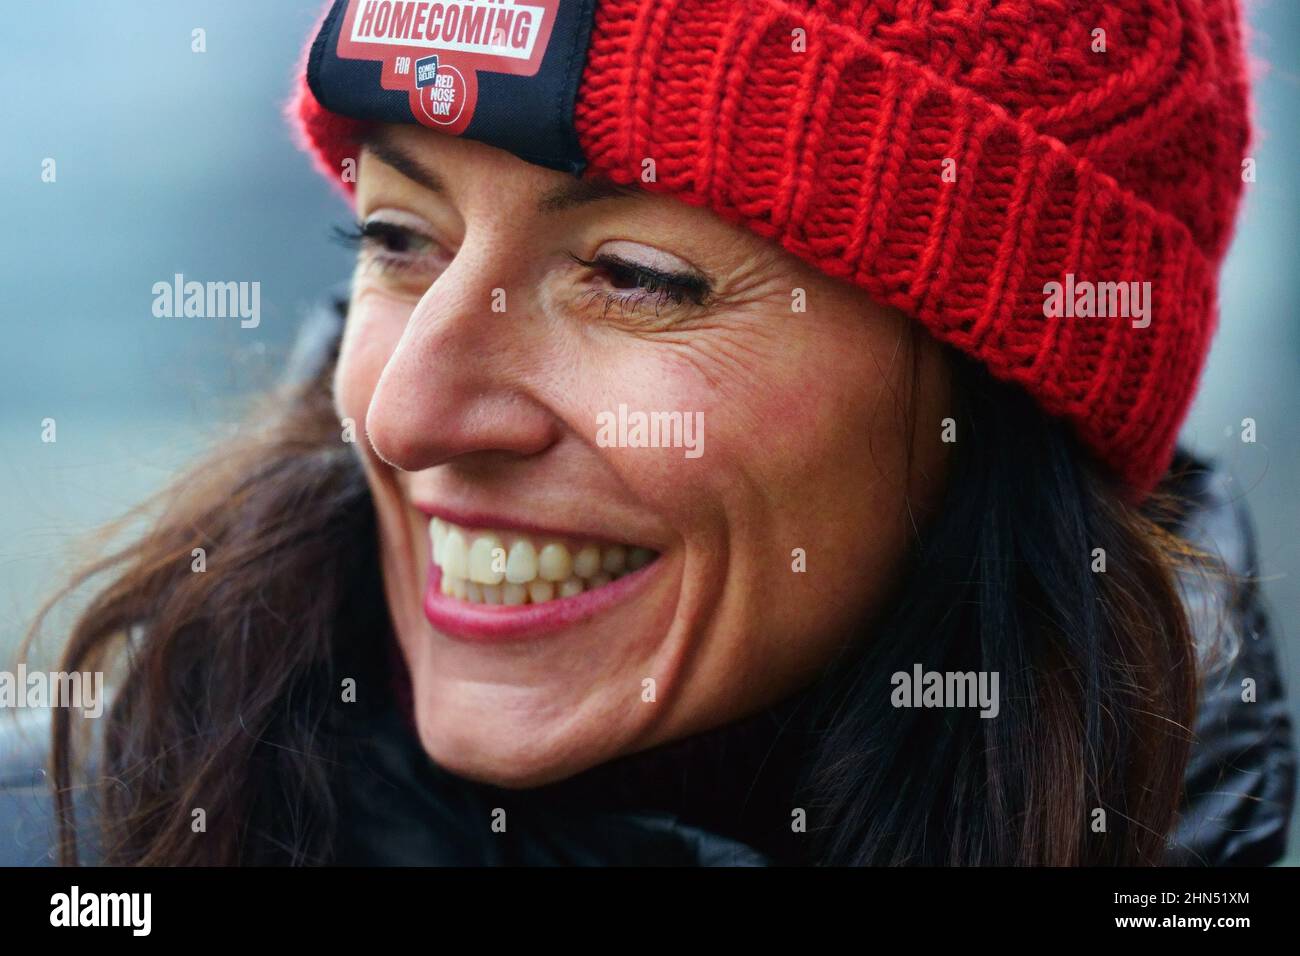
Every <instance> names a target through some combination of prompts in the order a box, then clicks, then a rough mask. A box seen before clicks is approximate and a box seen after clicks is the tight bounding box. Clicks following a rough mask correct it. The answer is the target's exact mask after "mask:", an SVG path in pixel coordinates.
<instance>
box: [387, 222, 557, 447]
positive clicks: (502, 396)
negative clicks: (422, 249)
mask: <svg viewBox="0 0 1300 956" xmlns="http://www.w3.org/2000/svg"><path fill="white" fill-rule="evenodd" d="M521 261H523V260H521V258H520V253H518V252H515V251H513V250H512V251H510V252H509V253H507V251H506V250H504V249H501V248H496V249H493V248H492V244H491V243H490V242H488V241H483V242H478V243H476V245H474V246H471V245H470V244H469V237H466V243H465V244H463V245H462V246H461V248H460V249H459V250H458V252H457V253H456V256H455V258H454V259H453V260H452V261H451V263H450V264H449V265H448V266H447V268H446V270H444V272H443V273H442V274H441V275H440V276H438V278H437V280H436V281H435V282H434V283H433V284H432V285H431V286H430V287H429V289H428V291H427V292H426V293H425V294H424V295H423V296H422V297H421V299H420V300H419V302H418V303H417V304H416V306H415V308H414V310H413V311H412V313H411V317H410V319H409V320H408V321H407V323H406V327H405V329H404V330H403V332H402V335H401V338H400V339H399V340H398V342H397V345H396V347H395V348H394V349H393V352H392V354H391V355H390V356H389V358H388V361H387V363H386V364H385V365H384V369H383V371H382V373H381V374H380V377H379V380H378V382H377V383H376V386H375V389H374V392H373V394H372V396H371V400H370V406H369V408H368V409H367V412H366V434H367V435H368V437H369V440H370V444H371V446H372V447H373V448H374V450H375V453H376V454H377V455H378V456H379V457H380V458H381V459H382V460H383V461H385V462H387V463H388V464H389V465H392V466H393V467H394V468H400V469H402V470H404V471H420V470H422V469H425V468H432V467H434V466H435V465H440V464H445V463H447V462H450V461H454V460H457V459H463V458H466V457H467V456H483V455H503V454H504V455H508V456H516V457H524V456H530V455H537V454H540V453H541V452H543V451H545V450H546V449H547V448H548V447H550V445H551V444H553V443H554V442H555V441H556V439H557V437H558V422H557V420H556V418H555V416H554V415H553V414H552V413H550V412H548V410H547V409H546V407H545V406H544V405H542V404H541V403H540V402H539V400H538V399H537V398H536V397H535V394H534V393H533V392H532V391H531V390H530V388H529V384H530V383H529V376H530V375H532V374H534V373H533V371H532V370H533V369H537V368H541V367H543V366H544V363H543V362H540V361H537V360H536V359H537V355H536V354H535V351H534V350H535V349H537V348H543V347H544V346H545V336H544V334H543V333H542V331H541V329H540V326H541V324H542V323H541V321H540V320H537V321H533V320H530V317H529V316H530V312H532V310H533V309H534V308H535V305H534V300H533V299H532V296H531V295H530V291H529V289H528V288H527V287H525V286H524V285H523V284H522V283H521V282H520V281H519V279H518V276H519V275H520V274H521V271H522V270H520V269H519V265H520V263H521ZM503 262H505V263H509V264H510V268H509V272H510V275H509V276H507V275H506V274H505V273H506V271H507V270H506V269H504V268H502V267H501V266H500V265H499V264H500V263H503ZM502 292H504V297H505V298H504V301H505V302H506V303H508V305H509V307H508V309H507V310H506V311H493V309H492V305H493V302H494V301H497V302H500V301H501V293H502Z"/></svg>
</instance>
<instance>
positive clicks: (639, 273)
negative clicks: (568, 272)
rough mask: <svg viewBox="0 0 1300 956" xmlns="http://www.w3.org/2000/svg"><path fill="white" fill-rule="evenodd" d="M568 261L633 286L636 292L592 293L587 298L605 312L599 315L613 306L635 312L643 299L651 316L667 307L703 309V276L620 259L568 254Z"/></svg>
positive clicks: (705, 296) (705, 294)
mask: <svg viewBox="0 0 1300 956" xmlns="http://www.w3.org/2000/svg"><path fill="white" fill-rule="evenodd" d="M569 258H570V259H572V260H573V261H574V262H576V263H578V264H579V265H582V266H585V267H586V268H588V269H592V270H597V271H601V272H604V273H605V274H606V276H607V277H609V278H610V279H611V280H613V281H619V282H622V283H624V284H626V285H630V286H633V287H634V288H635V289H636V290H638V291H635V292H632V291H618V290H612V289H593V290H592V291H591V292H588V293H587V295H590V296H592V297H593V298H600V299H603V300H604V302H605V308H604V312H603V313H602V315H607V314H608V313H609V308H610V306H611V305H617V306H619V307H620V309H621V310H622V311H623V312H625V313H626V312H635V311H636V308H637V306H638V305H640V304H641V303H642V302H644V301H645V300H646V299H653V300H654V304H655V314H656V315H658V314H659V307H660V306H663V305H667V304H671V305H674V306H680V305H684V304H685V303H687V302H690V303H691V304H693V305H704V304H705V302H706V301H707V299H708V295H709V291H710V289H709V283H708V280H706V279H705V278H704V277H703V276H697V275H693V274H691V273H687V272H660V271H659V270H658V269H651V268H649V267H647V266H643V265H639V264H637V263H635V262H629V261H627V260H626V259H620V258H619V257H617V256H610V255H602V256H596V257H595V258H594V259H583V258H582V257H581V256H576V255H574V254H573V253H569Z"/></svg>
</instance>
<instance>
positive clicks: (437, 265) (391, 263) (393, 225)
mask: <svg viewBox="0 0 1300 956" xmlns="http://www.w3.org/2000/svg"><path fill="white" fill-rule="evenodd" d="M334 235H335V238H337V239H338V240H339V241H341V242H343V243H344V244H345V245H348V246H352V247H354V248H356V249H357V260H358V264H359V265H360V266H361V267H363V268H365V267H373V268H374V269H375V270H377V271H378V272H380V273H404V274H413V275H415V276H416V277H419V276H427V277H429V278H430V279H431V278H432V277H433V276H436V274H437V273H438V272H441V271H442V270H443V269H445V268H446V267H447V264H448V263H449V262H450V261H451V254H450V253H448V252H447V250H446V249H444V248H443V247H442V246H441V245H440V244H439V243H438V242H437V241H436V240H434V239H433V238H431V237H430V236H428V235H426V234H425V233H423V232H421V231H419V229H417V228H416V227H414V226H412V225H409V224H407V223H403V222H396V221H393V220H389V219H384V218H380V217H378V216H371V217H370V218H369V219H367V220H366V221H365V222H358V223H351V224H349V225H347V226H336V227H335V228H334Z"/></svg>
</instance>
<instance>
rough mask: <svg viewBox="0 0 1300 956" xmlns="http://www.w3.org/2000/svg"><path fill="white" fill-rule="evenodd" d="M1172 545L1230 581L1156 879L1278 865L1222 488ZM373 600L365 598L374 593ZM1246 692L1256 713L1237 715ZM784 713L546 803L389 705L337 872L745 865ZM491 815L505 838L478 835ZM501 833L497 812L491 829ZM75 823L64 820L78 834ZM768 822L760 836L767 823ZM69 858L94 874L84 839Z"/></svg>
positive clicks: (782, 756)
mask: <svg viewBox="0 0 1300 956" xmlns="http://www.w3.org/2000/svg"><path fill="white" fill-rule="evenodd" d="M340 321H341V318H340V314H339V312H338V311H336V310H330V311H329V312H328V313H326V314H324V315H323V316H319V317H317V319H316V321H315V323H314V324H309V325H308V327H307V329H306V330H305V334H304V336H303V339H302V340H301V341H300V347H299V349H298V351H297V353H296V355H295V358H294V360H293V361H292V362H291V373H292V374H294V375H310V374H312V373H313V371H314V370H315V369H316V368H317V367H318V366H319V363H320V362H321V361H324V360H325V357H326V355H327V354H328V351H329V350H330V349H331V348H332V347H333V343H334V342H335V341H336V340H337V333H338V325H339V323H340ZM1184 474H1185V477H1184V478H1183V479H1182V487H1180V488H1179V489H1177V490H1178V491H1179V493H1180V494H1181V496H1182V497H1184V498H1185V499H1186V500H1187V501H1188V502H1189V503H1190V504H1191V506H1192V507H1191V508H1190V511H1189V513H1188V514H1187V516H1186V518H1185V519H1184V521H1183V523H1182V525H1181V527H1180V528H1179V529H1178V530H1179V531H1180V533H1181V534H1182V535H1183V536H1184V537H1186V538H1188V539H1189V540H1190V541H1191V542H1192V543H1193V544H1195V545H1196V546H1198V547H1200V548H1201V549H1202V550H1204V551H1207V552H1209V553H1211V554H1215V555H1219V556H1221V558H1222V559H1223V561H1224V563H1225V565H1226V567H1227V568H1228V569H1229V570H1230V571H1232V572H1234V573H1235V574H1236V575H1238V576H1239V580H1242V581H1245V582H1246V583H1245V584H1244V585H1232V584H1230V583H1229V582H1227V581H1225V580H1220V579H1210V578H1201V577H1198V578H1195V579H1190V578H1189V579H1188V580H1187V581H1186V582H1185V585H1184V591H1185V597H1186V603H1187V606H1188V608H1189V610H1190V612H1191V615H1192V618H1193V622H1194V629H1195V632H1196V635H1197V638H1198V641H1199V642H1200V643H1201V645H1202V646H1201V647H1200V650H1201V652H1202V656H1203V658H1205V659H1206V660H1207V661H1213V662H1214V663H1213V664H1212V665H1207V667H1206V669H1205V675H1204V679H1203V689H1202V698H1201V703H1200V710H1199V713H1198V716H1197V720H1196V727H1195V730H1196V742H1195V745H1194V748H1193V751H1192V758H1191V763H1190V766H1189V768H1188V772H1187V778H1186V790H1185V794H1184V800H1183V811H1182V814H1181V818H1180V822H1179V824H1178V826H1177V828H1176V831H1175V833H1173V834H1171V836H1170V841H1169V850H1168V862H1169V863H1172V864H1189V865H1229V864H1262V863H1269V862H1273V861H1276V860H1277V859H1279V858H1280V857H1281V856H1282V855H1283V853H1284V852H1285V849H1286V838H1287V827H1288V822H1289V818H1290V815H1291V808H1292V804H1293V801H1294V796H1295V783H1296V759H1295V753H1294V750H1293V748H1292V740H1291V724H1290V720H1289V717H1288V714H1287V709H1286V702H1285V697H1284V694H1283V688H1282V684H1281V680H1280V678H1279V675H1278V670H1277V663H1276V655H1275V650H1274V646H1273V645H1274V638H1273V636H1272V632H1271V631H1270V628H1269V624H1268V621H1267V618H1266V616H1265V613H1264V610H1263V608H1262V606H1261V603H1260V596H1259V594H1258V591H1257V589H1256V588H1255V586H1254V585H1253V584H1251V583H1249V582H1250V581H1251V580H1252V578H1253V576H1254V575H1255V574H1256V573H1257V568H1256V566H1255V548H1254V541H1253V537H1252V532H1251V528H1250V524H1249V521H1248V519H1247V516H1246V513H1245V511H1244V508H1243V507H1242V504H1241V502H1240V501H1239V500H1238V498H1237V495H1236V494H1235V492H1234V489H1233V487H1232V485H1231V481H1230V479H1229V478H1228V477H1226V476H1224V475H1223V474H1221V473H1220V472H1218V471H1216V470H1214V469H1212V468H1208V467H1198V468H1191V469H1186V470H1185V472H1184ZM371 586H372V587H373V586H375V585H374V584H373V583H372V585H371ZM1246 678H1250V679H1252V680H1253V681H1254V682H1255V684H1256V694H1257V699H1256V701H1255V702H1253V703H1245V702H1243V701H1242V681H1243V680H1245V679H1246ZM791 706H792V704H791V703H790V702H787V703H786V704H783V705H779V706H778V707H776V708H773V709H772V710H770V711H768V712H765V713H762V714H759V715H757V716H755V717H752V718H749V719H747V720H744V721H740V722H737V723H735V724H732V725H729V726H727V727H724V728H720V729H718V730H714V731H711V732H708V733H706V734H702V735H699V736H697V737H693V738H690V739H687V740H684V741H679V742H676V743H672V744H669V745H666V746H664V747H660V748H657V749H655V750H652V751H648V752H646V753H643V754H638V755H635V756H632V757H628V758H623V759H621V760H617V761H613V762H611V763H609V764H606V765H604V766H602V767H598V768H596V769H594V770H590V771H587V772H586V773H583V774H580V775H578V776H577V777H574V778H572V779H570V780H567V781H563V782H561V783H558V784H554V785H551V786H549V787H544V788H539V789H535V790H531V791H524V792H511V791H505V790H500V789H497V788H493V787H489V786H484V785H479V784H473V783H469V782H466V781H464V780H461V779H458V778H455V777H453V776H451V775H449V774H448V773H446V772H445V771H443V770H441V769H440V768H438V767H437V766H435V765H434V764H433V763H432V762H431V761H430V760H429V759H428V758H427V756H426V755H425V753H424V751H423V750H422V749H421V746H420V744H419V741H418V739H417V738H416V736H415V734H414V732H413V730H412V728H411V727H410V724H409V720H408V719H407V718H406V717H405V716H404V714H403V712H402V710H401V708H400V707H398V706H397V705H393V706H390V707H387V708H381V709H379V710H377V711H374V712H373V713H371V715H370V716H369V717H368V718H366V721H365V722H364V723H363V724H362V725H361V726H359V727H356V728H355V730H356V733H355V734H354V735H352V738H351V744H350V746H349V748H348V750H347V754H348V759H349V760H350V761H351V762H352V764H353V766H352V767H351V768H350V769H349V771H348V772H347V773H345V774H343V775H342V779H343V780H344V783H345V789H344V790H343V791H342V792H341V793H340V812H341V815H342V820H343V825H342V827H341V832H340V838H339V839H340V842H339V844H338V846H337V848H336V849H337V857H336V862H339V863H350V864H360V865H366V864H374V865H385V864H402V865H430V864H432V865H478V864H511V863H514V864H595V865H601V864H632V863H658V864H685V865H719V864H723V865H725V864H736V865H761V864H764V863H767V862H771V861H773V860H778V861H779V860H781V859H782V858H783V857H785V856H786V854H785V853H784V852H783V851H784V849H785V847H784V841H788V840H790V839H792V837H791V834H790V827H789V825H788V821H789V810H788V800H787V799H786V798H787V797H788V794H786V793H784V791H783V782H784V781H788V780H789V777H790V774H791V772H792V770H793V768H795V767H796V766H797V765H798V762H799V760H800V757H801V755H800V753H798V752H797V750H798V745H797V743H794V742H793V738H791V737H790V735H788V734H779V733H777V731H778V730H779V729H780V728H781V727H782V725H783V723H784V722H785V721H786V718H787V717H788V716H789V713H788V711H789V708H790V707H791ZM0 719H3V720H4V723H3V724H0V866H6V865H8V866H14V865H41V864H48V863H50V862H52V860H53V857H54V852H53V845H54V843H53V837H54V826H53V815H52V812H51V799H50V795H49V792H48V788H47V785H46V775H45V771H44V769H43V767H44V764H45V752H46V750H47V749H48V740H47V737H46V732H47V730H48V728H47V727H46V726H44V725H37V724H33V723H29V724H27V725H25V726H22V725H19V724H15V723H14V722H13V721H12V720H9V719H8V718H7V717H4V715H0ZM497 811H504V821H505V823H506V827H505V832H504V833H499V832H495V831H494V830H493V829H491V828H490V827H488V826H485V825H484V821H487V820H492V819H493V818H494V813H497ZM497 816H498V817H500V813H497ZM86 818H87V814H85V813H82V814H80V815H79V819H80V820H83V821H84V820H86ZM774 820H775V821H780V825H776V826H774V825H773V823H772V821H774ZM79 829H81V830H82V832H83V833H84V837H83V839H82V847H81V849H82V851H83V859H84V858H89V859H90V860H91V861H93V859H94V848H93V844H90V845H88V843H87V841H88V840H91V839H93V832H92V830H93V828H92V827H90V826H82V827H80V828H79Z"/></svg>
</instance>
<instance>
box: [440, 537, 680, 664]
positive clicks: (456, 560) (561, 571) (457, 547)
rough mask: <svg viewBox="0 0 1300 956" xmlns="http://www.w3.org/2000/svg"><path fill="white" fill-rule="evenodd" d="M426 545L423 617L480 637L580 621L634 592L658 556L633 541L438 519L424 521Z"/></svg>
mask: <svg viewBox="0 0 1300 956" xmlns="http://www.w3.org/2000/svg"><path fill="white" fill-rule="evenodd" d="M429 542H430V546H431V551H432V559H433V560H432V561H431V563H430V566H429V580H428V586H427V589H426V592H425V600H424V611H425V616H426V617H427V618H428V619H429V621H430V623H432V624H433V625H434V626H435V627H436V628H437V629H438V630H440V631H442V632H443V633H445V634H448V635H449V636H452V637H463V638H469V639H479V640H481V639H491V638H506V637H510V636H516V637H523V636H525V635H528V634H537V633H542V632H550V631H555V630H558V629H560V628H563V627H567V626H569V625H571V624H575V623H578V622H581V621H584V620H586V619H587V618H589V617H591V616H592V615H594V614H595V613H597V612H598V611H600V610H602V609H604V608H606V607H609V606H611V605H613V604H616V603H618V602H620V601H622V600H623V598H624V597H626V596H627V595H628V594H630V593H631V592H632V591H633V590H634V589H639V582H640V581H642V580H644V579H645V578H646V576H647V574H648V573H649V572H650V571H652V570H653V568H654V567H656V566H657V565H656V559H657V558H658V557H659V554H658V553H656V552H655V551H652V550H651V549H649V548H645V547H639V546H637V545H632V544H624V543H619V542H614V541H599V540H591V539H586V540H584V539H582V538H578V537H571V536H562V535H552V534H532V533H525V532H521V531H517V530H509V529H504V528H503V529H490V528H473V529H471V528H467V527H463V526H460V525H456V524H453V523H451V522H449V521H447V520H445V519H443V518H439V517H433V518H431V519H430V521H429Z"/></svg>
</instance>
